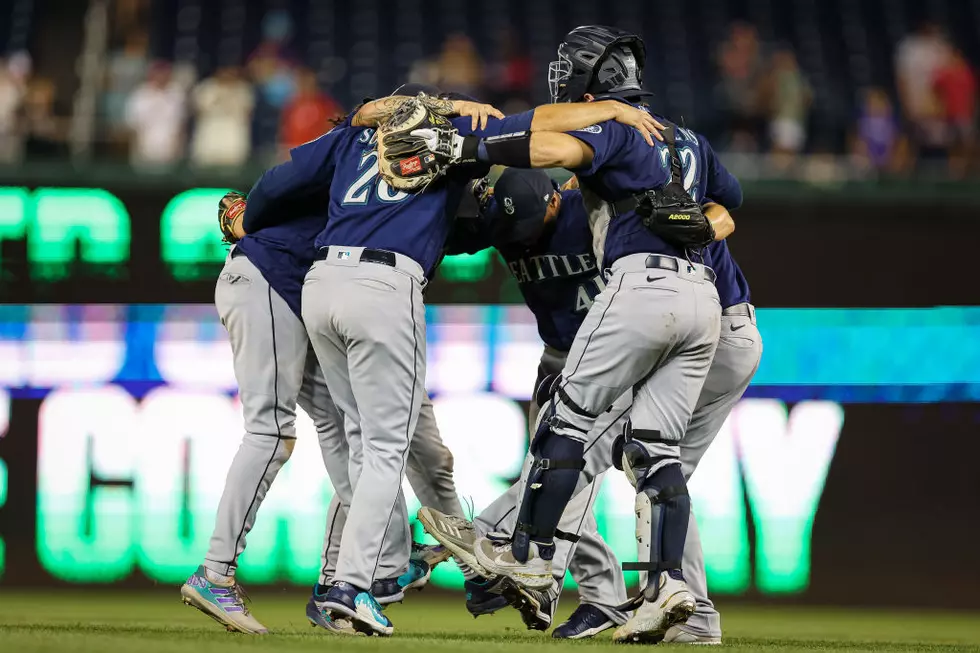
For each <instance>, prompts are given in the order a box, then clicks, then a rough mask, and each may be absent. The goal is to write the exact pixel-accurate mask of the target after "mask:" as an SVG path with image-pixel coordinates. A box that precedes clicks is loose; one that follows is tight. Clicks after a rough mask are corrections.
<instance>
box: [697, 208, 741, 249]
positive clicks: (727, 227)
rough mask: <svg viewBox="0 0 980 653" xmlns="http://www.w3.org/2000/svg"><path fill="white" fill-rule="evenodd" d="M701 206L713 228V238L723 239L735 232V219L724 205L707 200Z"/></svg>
mask: <svg viewBox="0 0 980 653" xmlns="http://www.w3.org/2000/svg"><path fill="white" fill-rule="evenodd" d="M701 208H702V210H703V211H704V217H706V218H708V222H710V223H711V227H712V228H713V229H714V230H715V240H725V239H726V238H728V237H729V236H731V235H732V234H733V233H734V232H735V220H734V219H733V218H732V214H731V213H729V212H728V209H726V208H725V207H724V206H722V205H721V204H716V203H714V202H708V203H707V204H705V205H703V206H702V207H701Z"/></svg>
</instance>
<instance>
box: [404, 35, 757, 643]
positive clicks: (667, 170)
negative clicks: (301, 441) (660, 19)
mask: <svg viewBox="0 0 980 653" xmlns="http://www.w3.org/2000/svg"><path fill="white" fill-rule="evenodd" d="M558 54H559V59H558V61H556V62H553V64H552V66H551V68H550V70H549V83H550V85H551V89H552V97H553V99H554V100H555V101H581V100H583V99H584V100H587V101H589V100H592V99H595V98H607V97H615V98H619V99H621V100H623V101H634V102H635V101H638V100H641V99H642V98H643V97H644V96H645V95H647V94H646V93H645V92H644V91H643V90H642V84H641V76H642V72H641V71H642V66H643V58H644V56H645V50H644V47H643V44H642V40H641V39H640V38H639V37H637V36H636V35H633V34H629V33H627V32H624V31H622V30H618V29H616V28H607V27H601V26H585V27H580V28H576V29H575V30H572V32H570V33H569V34H568V35H567V36H566V38H565V42H564V43H562V45H561V46H560V47H559V51H558ZM414 135H416V136H419V137H421V138H423V139H424V140H425V141H426V143H427V145H428V147H429V149H430V150H431V151H433V152H442V153H445V154H446V155H448V156H449V159H450V161H452V162H456V163H466V162H467V161H469V160H471V159H472V160H476V161H485V162H489V163H495V164H501V165H515V166H518V167H565V168H568V169H570V170H573V171H575V172H576V174H577V176H578V178H579V180H580V183H581V185H582V188H583V197H584V198H585V204H586V206H587V207H588V210H589V213H590V222H591V224H592V232H593V240H594V243H595V250H596V252H597V254H598V253H599V252H602V258H601V260H602V263H600V265H603V264H604V265H606V266H609V267H610V270H611V274H610V277H609V280H608V284H607V287H606V289H605V290H603V291H602V292H601V293H600V294H599V295H598V296H597V297H596V299H595V302H594V303H593V305H592V308H591V309H590V311H589V313H588V315H587V316H586V318H585V320H584V322H583V324H582V328H581V329H580V330H579V332H578V334H577V336H576V339H575V342H574V343H573V345H572V349H571V351H570V352H569V356H568V360H567V362H566V364H565V367H564V369H563V373H562V377H561V379H560V380H559V382H558V383H556V384H554V386H553V388H554V393H553V395H552V399H551V404H550V406H549V407H548V409H547V415H546V419H543V420H541V423H540V426H539V428H538V430H537V433H536V435H535V438H534V440H533V441H532V446H531V451H532V453H533V454H534V455H535V462H534V465H533V468H532V470H531V473H530V475H529V477H528V481H527V483H526V485H525V490H524V496H523V498H522V501H521V508H520V510H519V513H518V524H517V528H516V531H515V533H514V536H513V538H512V539H511V540H494V539H490V538H481V539H479V540H477V543H476V549H475V553H476V559H477V561H478V562H479V564H480V566H481V568H483V569H485V570H486V571H487V572H489V573H491V574H496V575H501V576H504V577H507V578H510V579H512V580H513V581H514V582H516V583H518V584H519V585H523V586H526V587H529V588H532V589H546V588H548V587H550V586H551V585H552V584H553V582H554V581H553V577H552V559H553V557H554V554H555V544H554V537H555V531H556V529H557V527H558V523H559V520H560V518H561V515H562V512H563V511H564V508H565V506H566V504H567V503H568V501H569V499H570V497H571V496H572V495H573V494H574V492H575V490H576V486H577V485H578V484H579V483H580V482H583V481H584V482H588V481H591V479H590V478H589V477H588V476H585V478H581V477H582V476H583V475H582V474H581V471H582V470H583V468H584V467H585V463H584V460H583V454H584V450H585V448H586V446H587V445H588V444H591V439H590V437H593V434H592V433H591V429H592V426H593V425H594V423H595V421H596V418H597V417H598V416H599V415H601V414H602V413H603V412H604V411H606V410H607V409H609V408H610V407H611V406H612V405H613V402H614V401H615V400H616V399H617V398H618V397H620V396H621V395H622V394H623V393H624V392H625V391H627V390H631V391H632V394H633V405H632V408H631V414H630V424H629V428H628V429H627V432H626V435H625V438H624V441H623V443H622V456H621V460H622V464H623V468H624V471H626V473H627V476H628V478H629V479H630V481H631V482H632V483H633V485H634V487H635V488H636V490H637V500H636V512H637V516H638V527H637V539H638V541H639V543H640V558H641V562H640V563H637V564H627V565H624V568H625V569H635V570H641V571H648V572H651V573H649V578H648V582H647V583H646V587H645V588H644V589H643V591H642V592H641V594H640V595H639V596H638V597H637V598H636V599H634V601H632V603H631V605H629V606H628V607H635V608H636V611H635V613H634V614H633V616H632V617H631V618H630V619H629V620H628V621H627V622H626V623H625V624H624V625H622V626H620V628H618V629H617V631H616V633H615V635H614V638H615V639H616V640H617V641H644V642H659V641H661V640H662V639H663V638H664V636H665V633H666V631H667V630H668V629H669V628H670V627H672V626H674V625H678V624H681V623H683V622H685V621H686V620H687V618H688V617H690V616H691V614H692V613H693V612H694V610H695V608H696V602H695V599H694V597H693V595H692V594H691V591H690V589H689V588H688V586H687V584H686V582H685V580H684V576H683V572H682V570H681V568H682V562H681V561H682V557H683V550H684V543H685V539H686V534H687V527H688V521H689V517H690V501H689V498H688V494H687V486H686V481H685V479H684V475H683V473H682V470H681V464H680V462H681V461H680V446H679V445H680V441H681V439H682V438H683V436H684V433H685V431H686V429H687V425H688V422H689V421H690V418H691V415H692V412H693V410H694V408H695V405H696V402H697V399H698V396H699V395H700V392H701V389H702V386H703V385H704V381H705V377H706V376H707V372H708V368H709V366H710V363H711V360H712V357H713V355H714V350H715V348H716V346H717V342H718V337H719V331H720V318H721V306H720V303H719V299H718V293H717V292H716V290H715V287H714V280H715V278H716V274H715V273H714V271H713V270H712V269H711V268H710V267H709V266H708V265H705V264H704V263H703V262H695V261H693V260H692V258H696V257H697V256H698V254H699V253H700V252H701V248H703V246H705V245H707V244H708V243H709V242H711V241H713V240H714V233H713V230H712V229H711V226H710V222H709V221H708V220H707V219H706V218H705V216H704V214H703V212H702V210H701V208H700V207H699V206H698V203H700V202H702V201H703V200H704V199H705V198H706V197H707V196H709V193H710V196H711V197H717V196H724V195H726V194H728V193H733V192H734V191H732V190H731V189H736V188H738V183H737V181H736V180H735V178H734V177H732V175H731V174H730V173H729V172H728V171H727V170H725V168H724V166H722V165H721V163H720V162H719V161H718V160H717V158H716V157H715V156H714V153H713V151H712V150H711V148H710V145H708V143H707V141H706V140H705V139H704V138H703V137H701V136H700V135H698V134H695V133H694V132H691V131H690V130H687V129H680V128H675V127H674V126H673V125H671V126H669V127H668V129H667V131H666V132H665V143H663V144H657V145H656V146H654V147H649V146H648V145H646V144H645V143H643V142H642V141H641V139H640V138H638V137H637V135H636V134H635V133H634V132H633V131H632V130H629V129H628V128H625V127H623V126H622V125H618V124H615V123H609V122H607V123H602V124H596V125H594V126H591V127H589V128H587V129H584V130H580V131H575V132H569V133H534V134H528V133H523V134H512V135H508V136H505V137H502V138H497V139H478V138H469V139H468V138H465V137H460V136H459V135H458V134H452V133H450V132H448V131H447V130H443V129H439V128H428V129H421V130H417V131H416V132H414ZM689 193H690V194H689ZM624 607H626V606H624Z"/></svg>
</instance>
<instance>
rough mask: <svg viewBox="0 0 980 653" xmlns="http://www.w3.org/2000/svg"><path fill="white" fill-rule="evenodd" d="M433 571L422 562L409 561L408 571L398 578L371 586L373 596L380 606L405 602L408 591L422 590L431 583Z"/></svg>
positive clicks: (380, 581)
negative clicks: (430, 577)
mask: <svg viewBox="0 0 980 653" xmlns="http://www.w3.org/2000/svg"><path fill="white" fill-rule="evenodd" d="M431 573H432V570H431V569H430V568H429V565H427V564H426V563H425V562H423V561H421V560H409V562H408V570H407V571H406V572H405V573H404V574H402V575H401V576H399V577H398V578H382V579H379V580H376V581H374V583H372V584H371V594H372V595H373V596H374V598H375V600H376V601H377V602H378V603H379V604H380V605H389V604H391V603H399V602H401V601H404V600H405V591H406V590H421V589H422V588H423V587H425V586H426V584H428V582H429V575H430V574H431Z"/></svg>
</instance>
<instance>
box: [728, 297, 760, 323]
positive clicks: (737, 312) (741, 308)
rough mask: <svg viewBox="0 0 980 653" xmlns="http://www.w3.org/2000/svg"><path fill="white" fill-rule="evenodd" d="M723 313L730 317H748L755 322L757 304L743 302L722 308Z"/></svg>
mask: <svg viewBox="0 0 980 653" xmlns="http://www.w3.org/2000/svg"><path fill="white" fill-rule="evenodd" d="M721 314H722V315H726V316H728V317H747V318H749V319H750V320H752V321H753V322H755V306H753V305H752V304H750V303H748V302H742V303H741V304H735V305H734V306H729V307H728V308H725V309H722V311H721Z"/></svg>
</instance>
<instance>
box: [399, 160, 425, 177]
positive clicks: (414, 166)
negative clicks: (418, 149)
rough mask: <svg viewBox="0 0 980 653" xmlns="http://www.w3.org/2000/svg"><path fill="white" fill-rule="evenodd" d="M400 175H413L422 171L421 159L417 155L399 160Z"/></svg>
mask: <svg viewBox="0 0 980 653" xmlns="http://www.w3.org/2000/svg"><path fill="white" fill-rule="evenodd" d="M401 168H402V175H404V176H408V175H414V174H416V173H418V172H422V159H420V158H419V157H418V156H417V155H416V156H413V157H412V158H410V159H405V160H404V161H402V162H401Z"/></svg>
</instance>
